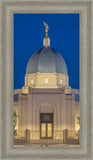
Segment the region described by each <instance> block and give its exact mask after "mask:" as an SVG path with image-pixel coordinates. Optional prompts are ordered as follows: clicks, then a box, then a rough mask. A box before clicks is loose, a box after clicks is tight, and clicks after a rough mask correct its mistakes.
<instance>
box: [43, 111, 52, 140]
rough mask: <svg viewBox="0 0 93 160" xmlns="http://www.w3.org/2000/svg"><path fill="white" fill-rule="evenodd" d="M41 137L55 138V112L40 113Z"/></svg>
mask: <svg viewBox="0 0 93 160" xmlns="http://www.w3.org/2000/svg"><path fill="white" fill-rule="evenodd" d="M40 137H41V138H45V139H46V138H53V113H40Z"/></svg>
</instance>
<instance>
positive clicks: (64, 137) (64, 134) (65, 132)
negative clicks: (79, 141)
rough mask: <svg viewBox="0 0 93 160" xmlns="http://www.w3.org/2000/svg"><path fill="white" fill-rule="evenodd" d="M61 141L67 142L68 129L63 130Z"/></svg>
mask: <svg viewBox="0 0 93 160" xmlns="http://www.w3.org/2000/svg"><path fill="white" fill-rule="evenodd" d="M63 143H64V144H67V143H68V130H67V129H65V130H63Z"/></svg>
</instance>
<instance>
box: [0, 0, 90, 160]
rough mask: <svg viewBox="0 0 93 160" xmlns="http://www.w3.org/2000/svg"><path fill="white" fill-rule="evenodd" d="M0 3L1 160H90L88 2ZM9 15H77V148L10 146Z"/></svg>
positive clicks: (10, 25)
mask: <svg viewBox="0 0 93 160" xmlns="http://www.w3.org/2000/svg"><path fill="white" fill-rule="evenodd" d="M0 2H1V15H0V16H1V17H0V18H1V22H2V23H1V27H0V33H1V35H0V36H1V41H0V42H1V48H0V53H1V61H0V65H1V73H0V74H1V76H0V77H1V79H0V82H1V101H0V102H1V105H0V106H1V107H0V117H1V120H0V123H1V124H0V126H1V132H0V139H1V153H0V155H1V159H7V158H9V159H10V158H11V159H14V158H15V159H18V158H20V159H22V160H23V159H62V158H63V159H67V158H70V159H75V158H78V159H79V158H82V159H92V158H93V157H92V155H91V150H92V147H91V142H92V136H91V131H92V130H91V129H93V127H92V124H91V118H92V116H93V115H92V116H91V113H92V112H91V111H92V78H91V75H92V61H91V60H92V52H91V51H92V50H91V47H92V46H91V35H92V34H91V28H92V25H91V19H92V18H91V16H92V15H91V9H92V8H91V6H92V2H91V1H86V2H85V1H83V0H82V1H80V2H79V1H76V2H75V1H63V0H61V1H60V0H58V1H52V0H51V1H49V2H47V1H32V0H30V1H28V2H27V1H23V0H20V1H17V0H16V1H14V0H10V1H9V0H6V1H3V0H2V1H0ZM13 13H80V117H81V118H80V126H81V129H80V147H75V148H74V147H73V146H72V147H57V148H56V147H49V148H40V147H37V148H36V147H14V146H13V134H12V133H13V127H12V122H13Z"/></svg>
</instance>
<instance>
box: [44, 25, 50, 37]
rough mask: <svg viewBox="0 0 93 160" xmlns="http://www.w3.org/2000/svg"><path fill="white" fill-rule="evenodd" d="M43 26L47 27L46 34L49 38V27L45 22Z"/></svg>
mask: <svg viewBox="0 0 93 160" xmlns="http://www.w3.org/2000/svg"><path fill="white" fill-rule="evenodd" d="M43 24H44V26H45V32H46V37H47V36H48V29H49V27H48V25H47V24H46V23H45V22H43Z"/></svg>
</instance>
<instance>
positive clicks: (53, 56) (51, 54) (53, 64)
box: [26, 46, 67, 74]
mask: <svg viewBox="0 0 93 160" xmlns="http://www.w3.org/2000/svg"><path fill="white" fill-rule="evenodd" d="M36 72H40V73H53V72H57V73H62V74H67V67H66V63H65V61H64V59H63V57H62V56H61V55H60V54H59V53H58V52H57V51H56V50H55V49H53V48H50V46H47V47H45V46H44V47H42V48H40V49H39V50H37V51H36V52H35V53H34V54H33V55H32V56H31V58H30V60H29V61H28V64H27V68H26V74H32V73H36Z"/></svg>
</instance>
